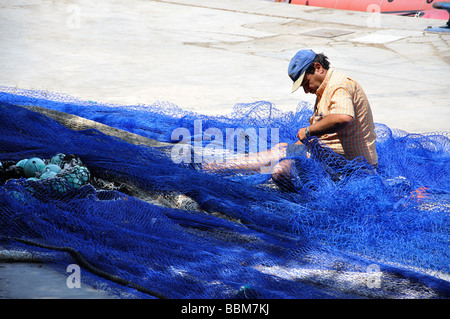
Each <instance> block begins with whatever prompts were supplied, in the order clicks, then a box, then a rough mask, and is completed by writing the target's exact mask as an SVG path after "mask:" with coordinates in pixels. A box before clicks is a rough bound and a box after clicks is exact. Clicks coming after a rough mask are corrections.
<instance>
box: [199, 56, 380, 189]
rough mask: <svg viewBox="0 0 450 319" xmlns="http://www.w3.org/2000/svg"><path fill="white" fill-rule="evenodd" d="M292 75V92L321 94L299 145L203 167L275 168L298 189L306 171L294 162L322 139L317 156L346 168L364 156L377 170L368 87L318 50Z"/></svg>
mask: <svg viewBox="0 0 450 319" xmlns="http://www.w3.org/2000/svg"><path fill="white" fill-rule="evenodd" d="M288 74H289V77H290V78H291V79H292V81H293V88H292V93H294V92H295V91H297V90H298V89H299V88H300V87H302V88H303V90H304V92H305V93H311V94H315V95H316V102H315V106H314V112H313V115H312V116H311V118H310V120H309V123H310V125H309V126H307V127H302V128H300V129H299V131H298V133H297V137H298V141H297V142H296V143H294V144H288V143H279V144H277V145H276V146H275V147H273V148H271V149H269V150H268V151H265V152H260V153H255V154H252V155H250V156H246V157H243V158H241V159H238V160H234V161H232V162H231V163H230V162H227V163H218V164H217V163H214V164H213V163H209V164H208V163H207V164H206V165H205V163H204V164H203V166H202V167H203V169H206V170H211V171H218V170H224V169H230V168H233V169H237V170H246V171H254V172H261V171H262V169H264V168H265V167H266V168H267V167H270V170H271V171H270V173H271V175H272V179H273V180H274V182H275V183H277V184H278V185H280V186H287V187H292V185H290V181H292V177H293V174H297V173H298V171H299V170H301V168H299V167H298V163H297V162H296V160H295V159H294V158H295V157H296V156H307V157H309V156H311V148H312V146H313V142H314V141H316V144H317V140H318V141H319V143H320V144H322V145H323V147H320V151H319V152H317V153H318V154H319V156H322V157H328V160H329V161H333V162H334V163H335V164H336V163H338V165H339V162H340V163H341V164H342V165H343V163H344V162H346V161H347V160H354V159H356V158H361V159H365V161H367V162H368V163H369V164H370V165H371V166H372V167H373V168H374V169H375V168H376V167H377V165H378V155H377V151H376V148H375V140H376V133H375V125H374V122H373V116H372V111H371V108H370V104H369V101H368V99H367V96H366V94H365V93H364V91H363V89H362V87H361V86H360V85H359V84H358V83H357V82H356V81H355V80H353V79H352V78H350V77H349V76H347V75H345V74H343V73H341V72H340V71H338V70H336V69H334V68H330V62H329V61H328V58H327V56H325V55H324V54H323V53H320V54H316V53H315V52H313V51H312V50H301V51H299V52H297V54H295V56H294V57H293V58H292V59H291V61H290V63H289V67H288ZM312 137H317V139H314V138H312ZM316 149H317V147H316ZM330 154H331V157H332V158H330ZM339 159H341V160H339ZM273 163H276V164H275V165H274V164H273ZM295 164H297V165H295Z"/></svg>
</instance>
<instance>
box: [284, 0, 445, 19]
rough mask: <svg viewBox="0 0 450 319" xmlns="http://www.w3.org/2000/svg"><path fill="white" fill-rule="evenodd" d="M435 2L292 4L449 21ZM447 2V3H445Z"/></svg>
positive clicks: (294, 0) (296, 0)
mask: <svg viewBox="0 0 450 319" xmlns="http://www.w3.org/2000/svg"><path fill="white" fill-rule="evenodd" d="M434 2H443V1H435V0H291V1H290V3H291V4H300V5H307V6H312V7H322V8H332V9H340V10H351V11H367V12H374V11H375V12H376V11H379V12H382V13H392V14H398V15H416V14H418V16H420V17H423V18H432V19H442V20H448V19H449V14H448V12H447V11H445V10H437V9H434V8H433V3H434ZM444 2H445V1H444Z"/></svg>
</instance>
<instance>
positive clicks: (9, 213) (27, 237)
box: [0, 87, 450, 299]
mask: <svg viewBox="0 0 450 319" xmlns="http://www.w3.org/2000/svg"><path fill="white" fill-rule="evenodd" d="M29 106H38V107H41V108H44V109H48V110H56V111H61V112H65V113H69V114H73V115H77V116H79V117H82V118H85V119H89V120H92V121H95V122H98V123H103V124H105V125H108V126H110V127H114V128H118V129H120V130H123V131H126V132H130V133H134V134H137V135H139V136H141V137H144V138H147V139H149V141H150V140H151V141H157V142H159V144H155V146H149V145H136V144H132V143H129V142H127V141H126V140H124V139H121V138H119V137H117V136H111V135H107V134H105V133H102V132H100V131H99V130H97V129H93V128H91V129H82V130H74V129H70V128H68V127H66V126H64V125H63V124H61V123H60V122H58V121H57V120H55V119H52V118H51V117H49V116H47V115H44V114H42V113H40V112H36V111H32V110H30V109H29ZM311 112H312V110H311V108H310V106H309V105H308V104H306V103H300V104H299V106H298V108H297V109H296V110H295V111H293V112H281V111H280V110H277V109H276V107H275V106H274V105H272V104H271V103H269V102H255V103H250V104H238V105H236V106H235V110H234V112H233V113H232V114H230V115H229V116H207V115H202V114H196V113H193V112H188V111H184V110H182V109H180V108H179V107H177V106H175V105H172V104H170V103H165V102H158V103H155V104H152V105H134V106H121V105H113V104H106V103H100V102H93V101H81V100H78V99H76V98H73V97H71V96H67V95H62V94H56V93H49V92H42V91H31V90H18V89H13V88H7V87H2V88H1V90H0V140H1V141H0V162H1V167H0V173H1V174H0V246H2V247H3V248H5V249H9V250H19V251H29V252H33V253H34V254H36V255H37V256H38V257H39V256H46V257H45V258H43V259H45V262H47V263H48V264H49V265H51V266H52V267H55V268H56V269H59V270H61V271H65V270H66V267H67V265H68V264H72V263H79V264H80V266H82V267H83V269H85V272H84V273H85V274H86V275H84V276H83V280H84V281H86V282H87V283H89V284H93V285H95V286H97V287H100V288H102V289H104V290H106V291H108V292H109V293H111V294H116V295H118V296H119V297H121V298H214V299H223V298H230V299H233V298H279V299H285V298H286V299H288V298H349V297H350V298H448V297H449V296H450V279H449V273H450V262H449V261H450V258H449V255H450V252H449V240H450V236H449V234H450V232H449V230H450V229H449V225H450V223H449V222H450V214H449V213H450V139H449V136H448V133H447V132H437V133H423V134H410V133H407V132H403V131H398V130H392V129H390V128H389V127H387V126H386V125H383V124H376V131H377V136H378V138H377V151H378V155H379V166H378V169H377V172H376V173H375V174H374V173H368V172H367V170H366V169H365V164H364V163H363V162H360V161H355V162H347V163H346V165H344V166H346V169H348V168H349V167H351V171H352V172H353V173H352V174H342V175H341V177H340V178H339V179H335V178H333V176H332V175H330V174H329V173H328V172H327V169H326V168H327V167H330V166H332V163H328V162H327V161H328V160H329V159H327V158H314V156H313V157H312V158H308V159H306V158H305V159H301V160H302V161H304V163H303V167H304V168H305V169H304V172H302V176H301V177H300V178H299V181H298V183H297V184H296V185H295V188H293V189H290V190H286V189H280V188H279V187H278V186H277V185H275V184H274V183H273V181H272V180H271V178H270V174H262V173H261V174H254V175H248V174H243V173H242V172H238V171H237V172H227V173H226V174H225V173H224V174H221V173H219V172H208V171H204V170H201V169H198V168H196V167H194V166H192V165H189V163H185V162H181V163H180V162H176V161H174V160H173V154H172V152H171V150H172V149H173V146H175V145H179V144H177V143H178V142H179V139H178V140H177V138H175V139H174V135H173V134H172V133H173V132H174V131H175V130H177V129H178V130H179V129H183V130H184V131H182V132H189V133H190V140H189V143H191V144H192V145H195V143H197V142H198V141H199V140H198V139H197V138H196V136H197V135H198V134H199V133H200V135H203V136H204V134H205V132H206V131H207V130H208V129H211V128H214V129H215V130H219V131H220V132H223V136H226V130H227V129H228V130H229V129H233V130H237V129H240V128H242V129H243V130H247V132H248V130H249V129H252V128H253V129H254V130H253V131H252V132H257V134H258V132H262V130H261V128H264V129H266V131H267V130H268V131H269V132H270V130H274V129H276V130H277V140H276V141H275V140H271V138H270V134H268V135H267V136H269V138H268V139H267V144H268V146H273V144H274V143H275V142H278V141H279V142H288V143H292V142H295V139H296V133H297V130H298V128H299V127H302V126H305V124H306V123H307V121H308V118H309V116H310V115H311ZM195 123H196V124H195ZM199 123H201V131H200V132H198V124H199ZM196 125H197V126H196ZM196 134H197V135H196ZM178 137H179V136H178ZM185 142H186V141H185ZM210 142H211V140H207V139H202V140H200V143H201V148H205V147H208V144H209V143H210ZM250 144H251V143H250ZM250 144H249V143H247V144H246V145H244V149H245V150H244V151H245V153H251V152H253V151H254V150H253V149H252V148H251V147H250ZM259 146H261V145H259ZM236 147H237V146H236ZM258 150H259V149H256V151H258ZM229 151H230V150H229ZM234 151H236V149H234ZM58 154H65V155H70V156H73V158H76V159H77V160H78V161H79V162H78V164H79V166H82V167H84V169H86V171H87V172H89V180H85V181H84V180H82V179H81V178H80V181H81V182H79V184H77V185H76V186H74V185H73V183H72V184H70V183H67V181H68V180H67V178H64V176H63V175H61V174H58V175H56V176H53V178H48V179H46V178H39V177H40V176H39V175H40V173H38V174H37V175H38V176H37V178H33V179H31V178H29V177H27V176H25V175H23V172H22V171H21V169H20V167H18V166H17V164H18V163H19V162H20V161H21V160H25V159H30V158H39V159H42V161H43V162H44V163H45V164H48V163H50V162H51V160H52V159H54V158H55V156H57V155H58ZM71 158H72V157H71ZM19 166H20V165H19ZM63 168H64V167H63ZM66 168H67V167H66ZM69 173H70V171H69ZM66 177H67V175H66ZM71 181H72V182H73V179H72V180H71ZM55 185H56V186H55ZM61 185H62V186H61ZM49 253H51V256H52V257H51V258H49V257H48V256H49ZM87 274H89V275H87Z"/></svg>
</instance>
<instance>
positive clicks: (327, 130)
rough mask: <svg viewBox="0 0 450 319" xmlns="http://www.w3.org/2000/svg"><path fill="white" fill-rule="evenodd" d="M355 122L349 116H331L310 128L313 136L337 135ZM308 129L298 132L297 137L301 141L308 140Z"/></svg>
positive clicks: (304, 128)
mask: <svg viewBox="0 0 450 319" xmlns="http://www.w3.org/2000/svg"><path fill="white" fill-rule="evenodd" d="M352 121H353V117H352V116H350V115H347V114H329V115H327V116H325V117H323V118H322V119H321V120H320V121H318V122H316V123H314V124H312V125H311V126H309V134H310V135H311V136H321V135H323V134H331V133H336V132H338V131H340V130H342V129H343V128H344V127H346V126H347V125H348V124H350V123H351V122H352ZM305 130H306V127H303V128H301V129H299V130H298V132H297V137H298V139H299V140H300V141H303V140H304V139H305V138H306V134H305Z"/></svg>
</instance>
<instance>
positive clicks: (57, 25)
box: [0, 0, 450, 298]
mask: <svg viewBox="0 0 450 319" xmlns="http://www.w3.org/2000/svg"><path fill="white" fill-rule="evenodd" d="M444 24H445V21H441V20H428V19H416V18H407V17H397V16H388V15H379V14H377V13H366V12H350V11H338V10H331V9H324V8H314V7H304V6H294V5H288V4H284V3H275V2H271V1H264V0H247V1H242V0H226V1H219V0H208V1H207V0H160V1H151V0H146V1H145V0H127V1H113V0H111V1H102V2H101V3H99V2H94V1H88V0H79V1H76V0H74V1H50V0H3V1H2V2H1V3H0V30H1V32H0V71H1V72H0V85H3V86H9V87H17V88H21V89H35V90H48V91H51V92H61V93H67V94H70V95H73V96H75V97H78V98H81V99H86V100H96V101H101V102H112V103H119V104H124V105H128V104H134V103H140V104H151V103H153V102H155V101H158V100H159V101H169V102H172V103H175V104H177V105H178V106H180V107H182V108H184V109H189V110H194V111H197V112H199V113H205V114H226V113H229V112H231V110H232V108H233V106H234V105H235V104H236V103H247V102H255V101H259V100H266V101H270V102H272V103H274V104H275V105H276V106H277V107H278V108H280V109H282V110H293V109H295V107H296V106H297V103H298V102H299V101H300V100H305V101H309V102H312V101H313V100H314V96H312V95H310V96H306V95H305V94H304V93H303V92H301V90H299V91H298V92H296V93H294V94H291V93H290V90H291V85H292V83H291V80H290V79H289V77H288V76H287V66H288V63H289V60H290V58H291V57H292V56H293V55H294V54H295V52H296V51H297V50H299V49H303V48H311V49H313V50H315V51H317V52H324V53H326V54H327V55H328V56H329V58H330V60H331V62H332V66H334V67H336V68H338V69H341V70H343V71H345V72H347V73H348V74H350V75H352V76H353V77H354V78H355V79H357V80H358V81H359V82H360V83H361V84H362V85H363V87H364V88H365V91H366V93H367V94H368V96H369V99H370V101H371V104H372V108H373V113H374V117H375V120H376V122H379V123H384V124H387V125H389V126H390V127H391V128H398V129H402V130H406V131H408V132H430V131H449V124H448V123H449V118H450V107H449V100H450V91H449V90H448V87H449V83H450V67H449V63H450V34H449V33H447V34H436V33H430V32H426V31H425V29H426V28H427V27H428V26H433V27H437V26H441V25H444ZM27 265H28V264H20V266H19V265H15V264H0V297H3V298H32V297H37V298H46V297H61V298H80V297H81V298H85V297H88V296H90V297H94V298H96V297H101V298H103V297H104V295H102V294H101V293H100V294H99V292H98V291H95V290H92V289H90V288H89V287H87V288H86V289H85V290H84V291H83V292H80V291H77V290H76V289H68V288H67V285H66V280H65V279H66V277H65V276H64V274H59V273H55V272H53V271H52V270H50V269H47V268H46V267H45V266H42V265H40V266H39V265H37V264H30V265H28V266H27ZM27 267H28V268H27ZM36 267H40V268H39V271H38V273H39V276H40V279H39V281H37V282H34V283H33V281H30V280H31V279H30V278H35V279H36V278H38V277H39V276H37V275H36V276H34V275H33V274H37V272H35V271H36ZM52 274H53V275H52ZM24 276H29V277H28V279H30V280H28V279H26V278H25V277H24ZM43 285H44V286H43ZM50 286H51V287H52V288H51V289H50V288H48V289H47V287H50ZM43 287H45V289H42V288H43ZM55 287H56V288H55Z"/></svg>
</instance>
